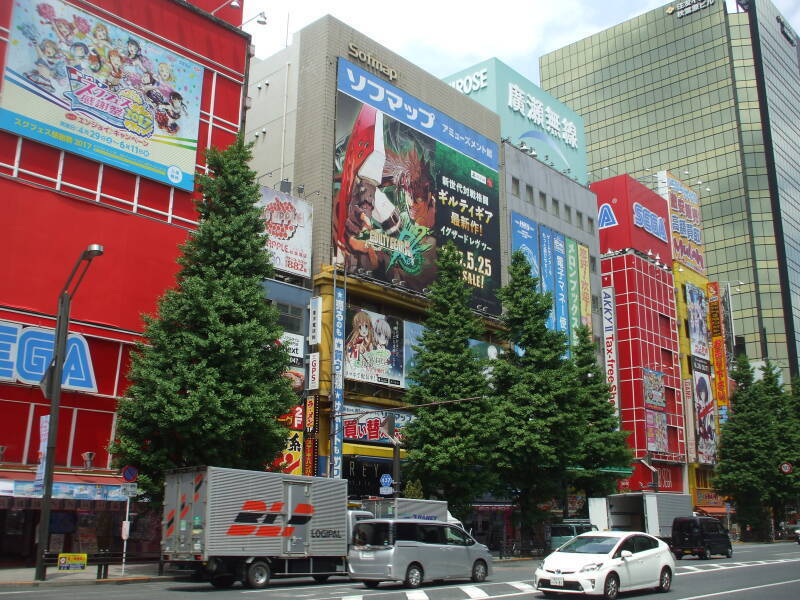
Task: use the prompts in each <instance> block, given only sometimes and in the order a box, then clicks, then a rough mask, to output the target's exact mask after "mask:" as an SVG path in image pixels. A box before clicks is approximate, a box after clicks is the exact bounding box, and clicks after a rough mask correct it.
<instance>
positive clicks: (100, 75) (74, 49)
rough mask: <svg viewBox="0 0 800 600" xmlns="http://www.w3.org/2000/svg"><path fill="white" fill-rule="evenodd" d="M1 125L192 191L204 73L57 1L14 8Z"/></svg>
mask: <svg viewBox="0 0 800 600" xmlns="http://www.w3.org/2000/svg"><path fill="white" fill-rule="evenodd" d="M9 37H10V41H9V44H8V55H7V57H6V68H5V74H4V82H3V94H2V101H0V127H2V128H3V129H6V130H8V131H11V132H12V133H16V134H19V135H21V136H24V137H27V138H31V139H34V140H36V141H39V142H42V143H45V144H49V145H51V146H55V147H57V148H61V149H63V150H66V151H69V152H73V153H75V154H80V155H81V156H85V157H87V158H90V159H92V160H96V161H98V162H101V163H105V164H108V165H113V166H115V167H117V168H120V169H123V170H126V171H130V172H133V173H136V174H138V175H142V176H143V177H148V178H150V179H155V180H157V181H161V182H163V183H166V184H167V185H172V186H175V187H178V188H181V189H184V190H192V189H193V188H194V170H195V163H196V160H197V159H196V155H197V135H198V127H199V122H200V95H201V92H202V86H203V67H201V66H200V65H199V64H197V63H194V62H192V61H190V60H187V59H185V58H183V57H181V56H179V55H177V54H175V53H173V52H170V51H168V50H166V49H165V48H163V47H161V46H159V45H157V44H154V43H153V42H150V41H148V40H145V39H144V38H142V37H139V36H137V35H134V34H132V33H131V32H129V31H127V30H125V29H122V28H121V27H118V26H116V25H113V24H111V23H109V22H108V21H105V20H103V19H100V18H98V17H96V16H94V15H92V14H90V13H87V12H84V11H82V10H78V9H76V8H74V7H73V6H70V5H69V4H66V3H65V2H62V1H61V0H48V1H47V2H34V1H30V2H29V1H22V0H17V1H16V2H15V3H14V8H13V15H12V20H11V30H10V31H9Z"/></svg>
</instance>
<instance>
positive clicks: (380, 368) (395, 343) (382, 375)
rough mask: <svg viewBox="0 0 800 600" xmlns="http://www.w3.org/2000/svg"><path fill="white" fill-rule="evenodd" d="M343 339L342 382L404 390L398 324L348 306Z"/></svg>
mask: <svg viewBox="0 0 800 600" xmlns="http://www.w3.org/2000/svg"><path fill="white" fill-rule="evenodd" d="M346 335H347V341H346V342H345V346H344V354H345V363H344V376H345V378H346V379H353V380H356V381H366V382H368V383H377V384H380V385H388V386H391V387H399V388H401V387H405V383H404V379H403V321H402V320H400V319H398V318H396V317H391V316H387V315H382V314H380V313H376V312H372V311H370V310H364V309H362V308H357V307H353V306H349V307H348V308H347V331H346Z"/></svg>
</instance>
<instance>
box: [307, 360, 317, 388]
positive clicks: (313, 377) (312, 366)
mask: <svg viewBox="0 0 800 600" xmlns="http://www.w3.org/2000/svg"><path fill="white" fill-rule="evenodd" d="M307 389H308V391H309V392H313V391H315V390H318V389H319V352H311V353H309V355H308V388H307Z"/></svg>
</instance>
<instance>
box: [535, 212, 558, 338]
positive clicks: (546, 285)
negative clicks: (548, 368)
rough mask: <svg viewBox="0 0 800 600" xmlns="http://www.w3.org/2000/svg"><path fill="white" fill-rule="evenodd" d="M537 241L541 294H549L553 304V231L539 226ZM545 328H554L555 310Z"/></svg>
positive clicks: (554, 284) (554, 291)
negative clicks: (538, 242)
mask: <svg viewBox="0 0 800 600" xmlns="http://www.w3.org/2000/svg"><path fill="white" fill-rule="evenodd" d="M539 240H540V241H541V257H542V293H545V294H546V293H548V292H549V293H550V294H551V295H552V296H553V304H554V305H555V299H556V280H555V262H556V259H555V254H554V251H553V230H552V229H550V228H549V227H545V226H544V225H540V226H539ZM547 328H548V329H555V328H556V315H555V310H551V311H550V315H549V316H548V317H547Z"/></svg>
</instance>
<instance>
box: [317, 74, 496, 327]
mask: <svg viewBox="0 0 800 600" xmlns="http://www.w3.org/2000/svg"><path fill="white" fill-rule="evenodd" d="M338 90H339V93H338V94H337V104H336V130H335V137H336V140H337V145H336V153H335V158H334V174H335V175H334V185H333V198H334V207H333V228H332V235H333V246H334V248H335V249H336V258H335V260H336V262H337V264H344V265H345V266H346V267H347V270H348V271H350V272H353V273H356V272H358V269H362V270H364V271H366V272H368V273H370V274H371V276H372V277H373V278H376V279H378V280H380V281H383V282H385V283H392V284H394V285H401V286H404V287H406V288H407V289H410V290H415V291H418V292H423V293H424V290H425V289H426V288H427V287H428V286H430V285H431V283H432V282H433V281H434V279H435V278H436V265H435V261H436V255H437V249H438V248H439V247H440V246H442V245H444V244H445V243H446V242H447V240H452V241H453V242H454V243H455V245H456V247H457V248H458V249H459V251H460V252H461V254H462V265H463V267H464V279H465V281H467V283H468V284H469V285H470V286H472V287H473V288H474V295H473V306H478V305H481V306H485V307H486V310H488V312H490V313H493V314H499V312H500V304H499V302H498V301H497V299H496V297H495V291H496V289H497V288H498V287H499V285H500V221H499V194H498V185H497V182H498V171H497V169H498V166H497V165H498V163H497V152H498V150H497V144H496V143H495V142H493V141H492V140H490V139H488V138H485V137H484V136H482V135H480V134H478V133H477V132H475V131H472V130H471V129H469V128H467V127H465V126H464V125H462V124H460V123H458V122H457V121H454V120H453V119H451V118H450V117H448V116H447V115H445V114H443V113H441V112H439V111H437V110H436V109H434V108H432V107H430V106H428V105H427V104H424V103H423V102H421V101H420V100H418V99H417V98H414V97H413V96H409V95H408V94H407V93H406V92H404V91H402V90H400V89H398V88H396V87H394V86H392V85H391V84H389V83H387V82H386V81H384V80H383V79H381V78H379V77H377V76H375V75H373V74H371V73H369V72H367V71H365V70H363V69H361V68H359V67H357V66H355V65H354V64H352V63H350V62H348V61H347V60H345V59H343V58H340V59H339V72H338Z"/></svg>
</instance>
